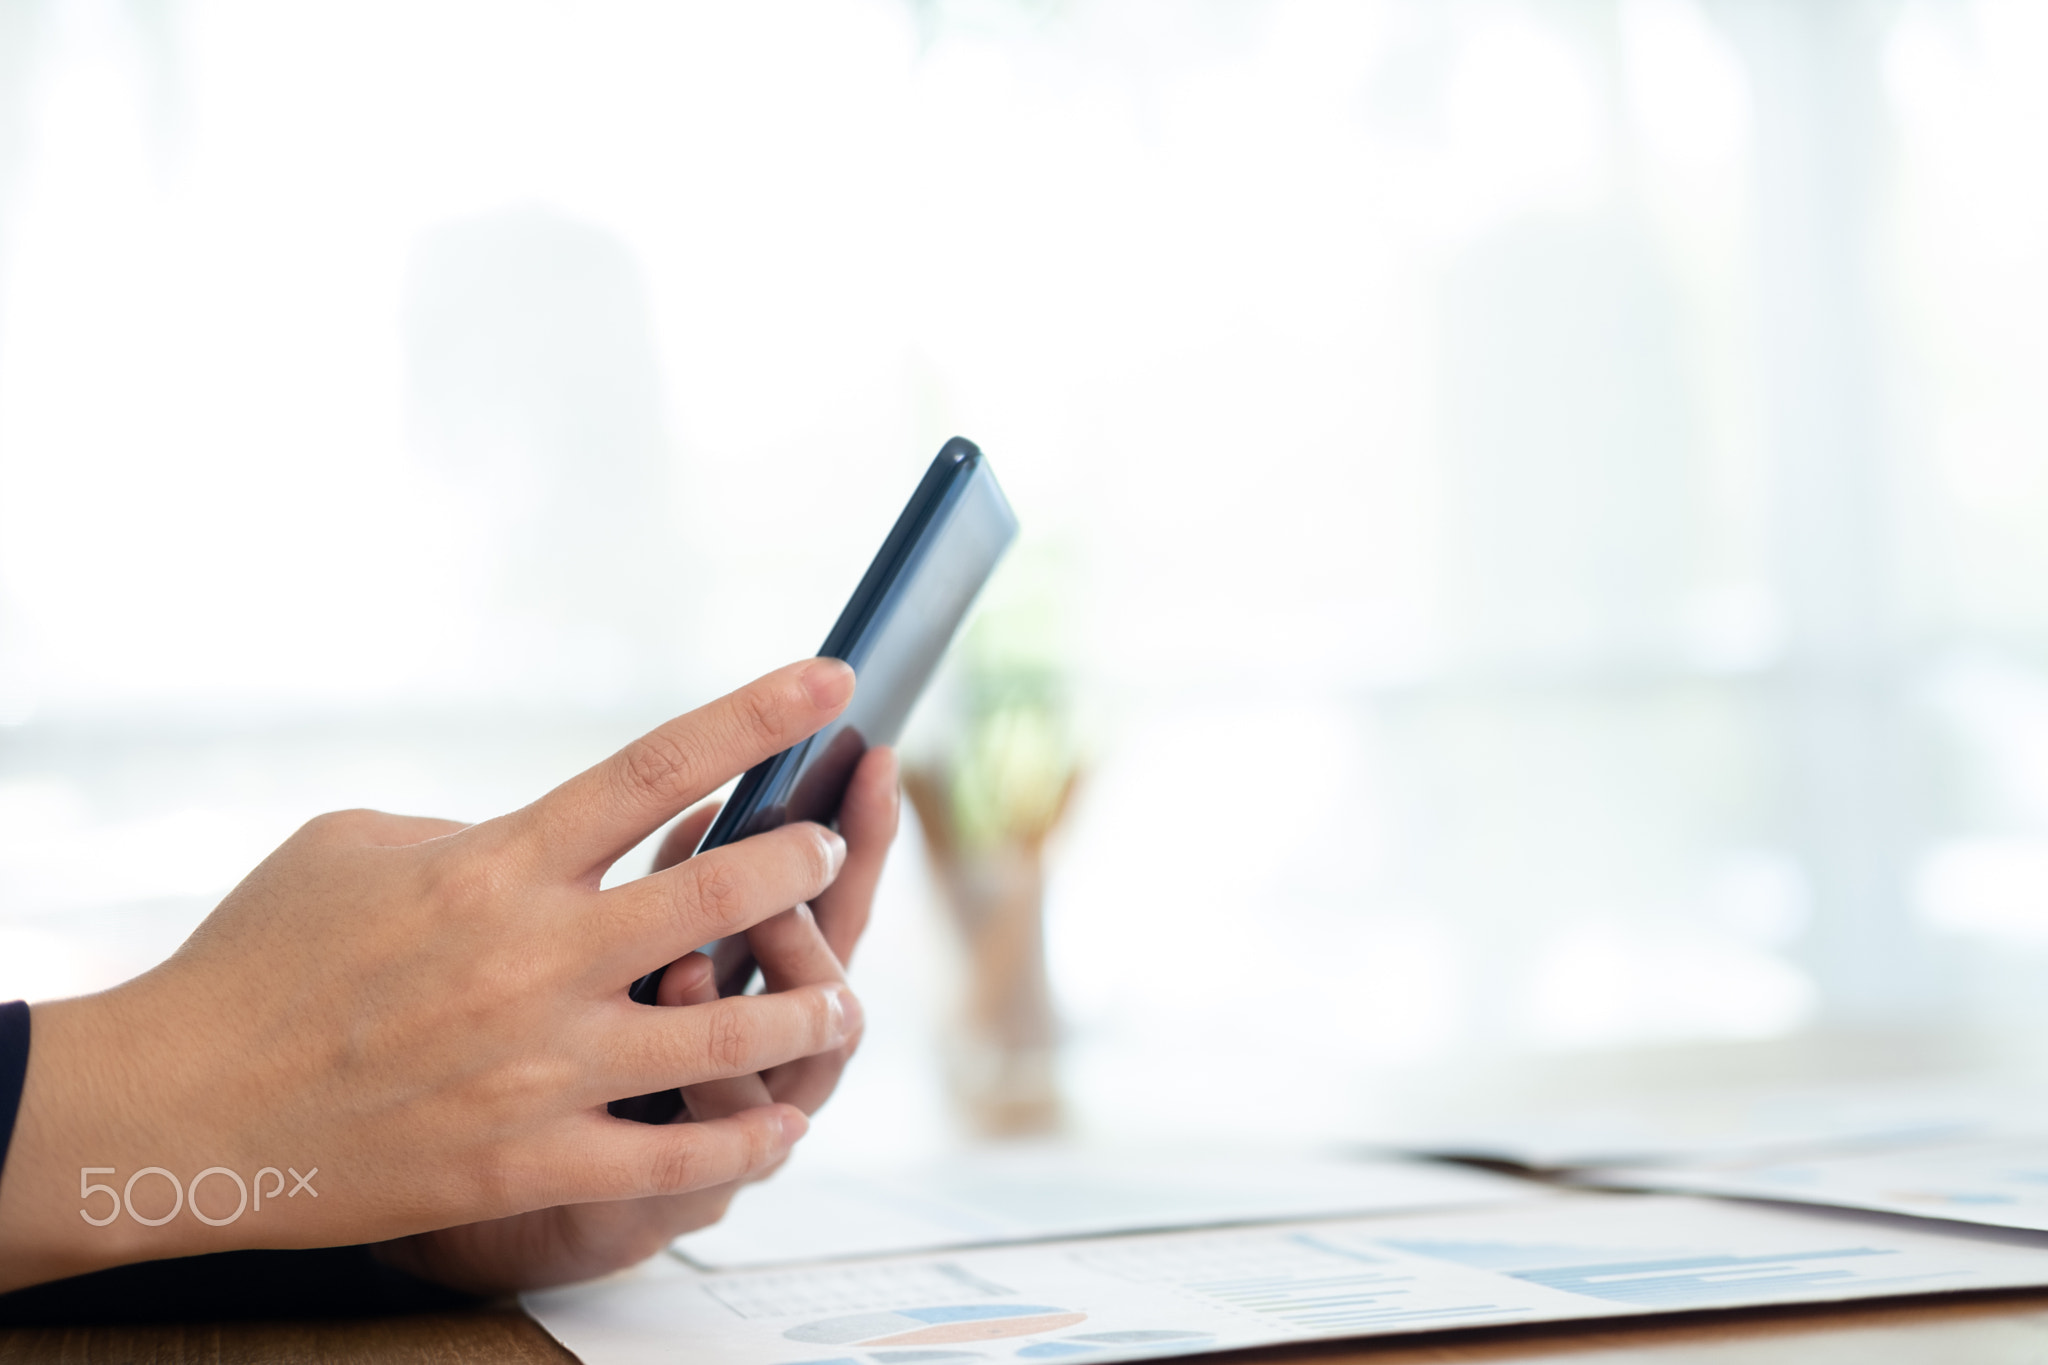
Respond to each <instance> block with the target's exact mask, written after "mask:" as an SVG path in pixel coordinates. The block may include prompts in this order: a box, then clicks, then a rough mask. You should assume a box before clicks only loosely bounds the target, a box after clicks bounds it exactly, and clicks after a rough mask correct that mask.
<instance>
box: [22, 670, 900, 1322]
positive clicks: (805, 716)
mask: <svg viewBox="0 0 2048 1365" xmlns="http://www.w3.org/2000/svg"><path fill="white" fill-rule="evenodd" d="M852 692H853V674H852V670H850V669H849V668H847V667H846V665H844V664H843V663H840V662H838V661H836V660H812V661H808V662H805V663H799V664H793V665H791V666H790V667H788V668H785V669H782V670H780V671H778V672H775V673H771V674H769V675H768V676H767V677H765V678H762V679H760V680H759V681H757V682H754V683H752V684H750V685H748V686H747V687H744V688H742V689H740V690H739V691H738V692H735V693H733V694H731V695H730V696H727V697H724V698H722V699H720V700H719V701H716V702H713V703H712V704H711V705H709V706H706V707H703V708H702V709H700V710H698V711H695V712H692V713H691V714H689V715H687V716H684V717H681V718H679V719H677V720H674V721H671V722H669V723H668V724H666V725H664V726H662V727H661V728H659V729H657V730H655V731H654V732H653V733H651V734H649V735H647V736H645V737H644V738H642V739H640V740H638V741H636V742H635V743H633V744H631V745H629V746H628V747H627V748H626V749H624V750H623V751H621V752H620V753H618V754H616V755H614V756H613V757H612V758H610V759H608V760H606V761H605V762H603V763H601V764H599V765H598V766H597V767H595V768H592V769H591V770H590V771H588V772H586V773H583V774H582V775H580V776H578V777H575V778H572V779H571V780H570V781H568V782H566V783H564V784H563V785H562V786H560V787H558V788H556V789H555V790H554V791H552V792H550V793H548V794H547V795H546V796H544V797H542V798H541V799H540V800H539V801H536V802H535V803H534V804H532V805H531V806H528V807H526V808H525V809H523V810H519V811H515V812H513V813H512V814H510V815H507V816H503V817H500V818H498V819H495V820H489V821H485V822H484V823H482V824H479V825H474V826H468V827H463V826H459V825H454V824H450V823H448V822H444V821H428V820H419V819H412V818H406V817H400V816H392V815H383V814H379V813H376V812H370V811H352V812H345V813H342V814H338V815H328V816H321V817H320V818H318V819H316V820H314V821H312V822H311V823H310V824H308V825H307V826H306V827H305V828H304V829H302V830H300V831H299V832H298V833H297V834H295V835H294V836H292V838H291V839H289V840H287V841H286V842H285V844H284V845H283V846H282V847H281V848H279V849H278V850H277V852H275V853H273V854H272V855H271V856H270V857H269V858H267V859H266V860H265V861H264V862H263V864H262V865H261V866H259V867H258V868H257V869H256V870H255V871H254V872H252V873H251V874H250V875H249V877H248V878H247V879H246V880H245V881H244V882H243V883H242V884H241V885H240V886H239V887H237V888H236V889H235V890H234V891H233V892H232V893H230V894H229V896H228V897H227V899H226V900H224V901H223V902H222V903H221V905H220V906H219V908H218V909H216V910H215V911H214V913H213V914H212V915H211V916H209V917H208V918H207V920H206V922H205V923H204V924H202V925H201V926H200V927H199V929H198V930H197V931H196V932H194V934H193V935H192V937H191V938H190V939H189V940H188V941H187V942H186V943H185V945H184V946H183V947H181V948H180V949H179V950H178V952H177V953H176V954H175V955H173V956H172V957H171V959H170V960H169V961H167V962H165V963H163V964H162V965H161V966H159V967H157V968H155V969H153V970H152V971H150V972H147V973H145V974H144V975H142V976H140V977H137V978H136V979H135V980H133V981H131V982H128V983H126V984H125V985H123V986H120V987H117V988H115V989H114V990H112V991H108V992H105V993H103V994H101V995H97V996H89V997H85V998H82V999H78V1000H66V1001H57V1002H53V1003H50V1004H44V1005H38V1006H36V1007H35V1010H34V1015H33V1021H32V1042H31V1047H30V1055H29V1069H28V1077H27V1084H26V1087H25V1089H24V1093H23V1100H22V1107H21V1112H20V1115H19V1118H18V1119H17V1123H16V1129H15V1136H14V1142H13V1147H12V1150H11V1151H10V1153H9V1155H8V1159H7V1165H6V1168H5V1171H4V1178H0V1289H5V1288H10V1287H15V1286H19V1285H23V1284H30V1283H34V1282H36V1281H38V1280H42V1279H49V1278H56V1277H59V1276H64V1275H72V1274H78V1273H81V1272H84V1271H88V1270H93V1269H98V1268H101V1267H104V1266H109V1265H116V1264H121V1263H123V1262H126V1261H135V1260H145V1259H151V1258H155V1257H162V1256H181V1255H191V1254H196V1253H199V1252H206V1251H221V1250H229V1249H233V1248H237V1247H256V1246H265V1247H293V1246H322V1245H336V1244H347V1243H356V1242H368V1241H381V1240H385V1239H390V1238H396V1237H403V1236H408V1235H411V1234H415V1233H420V1232H425V1231H429V1230H432V1229H436V1228H445V1227H451V1226H454V1225H457V1224H463V1223H473V1222H478V1221H483V1220H492V1219H501V1218H506V1217H510V1216H512V1215H515V1214H520V1213H525V1212H528V1211H531V1210H534V1209H545V1208H553V1207H556V1206H560V1205H567V1204H584V1203H591V1202H596V1201H611V1200H642V1199H648V1198H652V1197H657V1196H664V1195H674V1194H678V1193H682V1192H685V1191H690V1190H699V1189H712V1188H716V1187H719V1186H723V1185H729V1184H731V1183H732V1182H734V1181H737V1180H742V1179H745V1178H746V1177H747V1176H749V1175H751V1174H753V1173H755V1172H759V1171H763V1170H766V1169H768V1168H770V1167H772V1166H773V1165H774V1164H776V1163H777V1162H779V1161H780V1160H781V1159H782V1157H783V1155H784V1154H785V1153H786V1152H787V1151H788V1149H789V1146H790V1144H791V1143H792V1142H794V1141H795V1140H796V1138H797V1137H798V1136H800V1135H801V1134H802V1132H803V1131H804V1128H805V1126H806V1120H805V1117H804V1114H803V1111H802V1109H801V1108H799V1107H798V1106H796V1105H794V1104H769V1105H758V1106H754V1107H752V1108H748V1109H745V1110H743V1111H741V1112H737V1113H732V1114H728V1115H725V1116H723V1117H719V1118H715V1119H711V1120H709V1121H706V1122H700V1123H687V1124H672V1125H667V1126H662V1127H653V1126H649V1125H645V1124H638V1123H632V1122H629V1121H626V1120H620V1119H613V1118H611V1117H610V1116H609V1115H608V1114H607V1113H606V1112H605V1108H604V1106H605V1103H606V1102H607V1101H608V1100H612V1099H616V1098H618V1097H620V1096H625V1095H637V1094H644V1093H646V1092H648V1091H650V1090H657V1089H660V1088H663V1087H666V1086H675V1085H684V1086H695V1085H698V1084H701V1083H703V1082H707V1081H716V1080H721V1079H729V1078H732V1077H739V1076H746V1075H750V1074H753V1073H757V1072H761V1071H764V1070H770V1069H773V1068H776V1067H781V1066H784V1065H786V1064H788V1063H791V1062H794V1061H796V1060H797V1059H799V1058H804V1057H811V1056H815V1055H817V1054H820V1053H826V1052H830V1051H832V1050H834V1049H837V1048H839V1047H841V1046H842V1045H843V1044H845V1043H846V1042H848V1041H849V1040H850V1039H851V1038H852V1037H853V1036H854V1034H855V1033H856V1031H857V1030H858V1027H859V1012H858V1007H857V1006H856V1005H855V1004H854V1002H853V1000H852V997H851V996H850V995H848V994H847V993H846V992H845V990H844V988H843V986H841V985H839V984H838V983H837V982H831V983H826V984H805V985H801V986H797V987H794V988H792V989H787V990H782V991H778V992H775V993H772V994H767V995H761V996H753V997H736V998H733V999H728V1000H720V1001H716V1002H706V1003H703V1004H698V1005H692V1006H690V1007H687V1008H675V1009H650V1008H648V1007H645V1006H642V1005H638V1004H635V1003H633V1002H632V1001H630V1000H629V999H628V998H627V996H626V988H627V986H628V985H629V984H630V983H631V982H632V981H634V980H635V979H637V978H638V977H640V976H642V975H644V974H645V973H646V972H648V971H650V970H652V969H653V968H654V967H656V966H658V965H660V964H662V963H666V962H673V961H675V960H677V959H678V958H680V957H682V956H683V955H685V954H686V953H688V952H689V951H690V950H692V949H694V948H696V947H697V946H699V945H701V944H704V943H707V942H710V941H711V940H713V939H717V938H721V937H724V936H726V935H728V934H733V933H739V932H742V931H745V930H747V929H750V928H752V927H753V926H755V925H758V924H760V923H761V922H762V921H763V920H766V919H768V918H770V917H772V916H775V915H779V914H781V913H782V912H783V911H785V910H787V909H788V908H789V907H791V906H793V905H796V904H799V903H801V902H805V901H808V900H810V899H812V898H813V897H816V896H817V895H818V894H819V893H820V892H822V891H823V890H824V889H825V888H826V887H827V886H829V885H830V884H831V883H832V880H833V877H834V875H835V874H836V873H837V872H838V871H839V869H840V866H841V863H842V862H843V861H844V860H845V857H846V845H845V842H844V841H843V840H841V839H840V837H839V836H838V835H836V834H833V833H832V832H830V831H828V830H826V829H823V828H822V827H820V826H818V825H814V824H796V825H788V826H784V827H783V828H781V829H777V830H772V831H769V832H767V833H764V834H760V835H757V836H755V837H753V838H751V839H746V840H743V841H741V842H739V843H736V844H732V845H729V846H727V847H725V848H721V849H717V850H715V851H713V852H711V853H707V854H705V855H704V856H703V857H701V858H692V859H690V860H689V861H687V862H684V863H682V864H680V865H678V866H675V867H671V868H669V869H668V870H666V871H664V872H660V873H657V874H654V875H652V876H648V877H644V878H642V879H640V880H638V881H635V882H631V883H628V884H626V885H623V886H619V887H615V888H612V889H610V890H601V889H600V888H599V881H600V878H602V876H603V875H604V873H605V871H606V869H607V868H609V867H610V865H611V864H612V863H613V862H614V861H615V860H616V859H617V858H618V857H619V856H620V855H621V854H623V853H624V852H625V851H626V850H628V849H630V848H632V847H633V846H634V845H635V844H636V843H638V842H639V841H640V840H641V839H643V838H644V837H646V835H647V834H648V833H649V832H651V831H652V830H654V829H657V828H659V827H660V826H661V825H662V824H663V823H665V822H666V821H668V820H669V819H670V818H671V817H672V816H673V815H674V814H675V813H676V812H677V811H679V810H681V809H682V808H684V807H685V806H687V805H689V804H690V803H691V802H693V801H696V800H699V799H701V798H702V797H704V796H705V795H707V794H708V793H709V792H710V791H712V790H713V789H715V788H716V787H718V786H719V785H720V784H721V783H723V782H724V781H725V780H726V779H727V778H728V777H730V776H732V775H733V774H736V773H738V772H740V771H742V770H744V769H745V768H747V767H750V766H751V765H753V764H754V763H756V762H758V761H760V760H761V759H764V758H766V757H768V756H769V755H771V754H773V753H776V752H777V751H779V750H781V749H784V748H787V747H789V746H790V745H791V744H793V743H795V742H797V741H799V740H801V739H803V738H805V737H806V736H808V735H810V734H812V733H814V732H815V731H816V730H818V729H819V728H820V727H821V726H823V725H824V724H825V723H827V722H828V721H830V720H831V719H832V718H833V717H834V716H836V715H837V714H838V713H839V712H840V711H841V710H842V709H843V708H844V707H845V705H846V703H847V701H848V699H849V698H850V697H851V695H852ZM109 1168H111V1170H110V1169H109ZM151 1168H154V1169H153V1170H152V1169H151ZM287 1171H290V1172H293V1175H292V1176H291V1177H290V1178H289V1179H288V1178H287V1176H286V1175H285V1172H287ZM202 1174H204V1175H205V1177H206V1178H205V1179H203V1180H201V1179H199V1178H198V1177H200V1176H201V1175H202ZM301 1175H303V1176H304V1177H305V1179H304V1180H303V1181H302V1180H301V1179H300V1176H301ZM91 1186H97V1187H98V1188H96V1189H90V1190H89V1191H88V1187H91ZM174 1187H175V1188H176V1192H175V1193H174ZM124 1195H125V1199H124V1198H123V1196H124ZM259 1203H260V1207H258V1204H259ZM109 1212H113V1213H114V1215H115V1216H113V1217H111V1218H107V1217H106V1215H107V1214H108V1213H109ZM102 1219H104V1220H105V1225H104V1226H96V1225H95V1223H96V1222H97V1221H100V1220H102ZM145 1219H146V1220H149V1222H148V1223H145V1222H144V1221H142V1220H145ZM476 1287H485V1286H483V1285H481V1284H478V1285H477V1286H476Z"/></svg>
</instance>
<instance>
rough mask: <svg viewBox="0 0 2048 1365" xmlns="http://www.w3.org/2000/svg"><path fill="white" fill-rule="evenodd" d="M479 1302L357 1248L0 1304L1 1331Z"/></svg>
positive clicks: (249, 1257) (175, 1265)
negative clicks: (24, 1328)
mask: <svg viewBox="0 0 2048 1365" xmlns="http://www.w3.org/2000/svg"><path fill="white" fill-rule="evenodd" d="M478 1302H480V1300H478V1299H475V1298H472V1297H471V1296H469V1295H467V1294H459V1293H457V1292H456V1291H454V1290H452V1289H444V1288H442V1287H441V1286H440V1285H437V1284H429V1283H428V1282H426V1281H425V1280H418V1279H414V1278H413V1277H412V1276H410V1275H407V1274H406V1273H404V1272H403V1271H400V1270H394V1269H392V1268H391V1267H390V1266H387V1265H385V1264H384V1263H383V1262H381V1261H379V1260H377V1259H376V1258H375V1257H374V1256H372V1255H371V1254H370V1248H368V1247H366V1246H357V1247H321V1248H318V1249H316V1250H311V1251H222V1252H217V1253H215V1254H214V1255H211V1256H186V1257H181V1258H179V1259H177V1260H170V1261H145V1262H142V1263H141V1264H139V1265H123V1266H115V1267H114V1268H113V1269H111V1270H98V1271H94V1272H93V1273H92V1274H90V1275H79V1276H77V1277H75V1278H73V1279H69V1280H52V1281H51V1282H50V1283H48V1284H38V1285H31V1286H29V1287H28V1288H27V1289H17V1290H15V1291H14V1292H13V1293H12V1294H0V1327H56V1326H77V1325H84V1324H93V1323H135V1322H218V1321H222V1320H224V1319H245V1320H246V1319H253V1318H370V1317H385V1316H389V1315H391V1314H396V1313H424V1312H434V1311H438V1310H446V1309H451V1308H465V1307H469V1306H471V1305H473V1304H476V1303H478Z"/></svg>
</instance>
